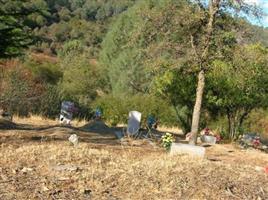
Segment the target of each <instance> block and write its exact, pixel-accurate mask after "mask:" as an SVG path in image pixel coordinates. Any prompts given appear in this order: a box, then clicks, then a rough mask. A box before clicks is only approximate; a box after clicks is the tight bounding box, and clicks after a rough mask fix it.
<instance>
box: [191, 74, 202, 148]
mask: <svg viewBox="0 0 268 200" xmlns="http://www.w3.org/2000/svg"><path fill="white" fill-rule="evenodd" d="M204 88H205V72H204V70H201V71H200V72H199V74H198V82H197V89H196V100H195V106H194V112H193V119H192V128H191V138H190V140H189V144H196V141H197V133H198V129H199V120H200V114H201V107H202V98H203V93H204Z"/></svg>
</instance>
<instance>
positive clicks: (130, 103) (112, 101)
mask: <svg viewBox="0 0 268 200" xmlns="http://www.w3.org/2000/svg"><path fill="white" fill-rule="evenodd" d="M93 107H99V108H100V109H101V110H102V113H103V118H104V119H105V120H106V121H107V122H108V123H110V124H112V125H116V124H119V123H124V124H126V123H127V120H128V113H129V112H130V111H132V110H137V111H139V112H141V113H142V123H143V124H145V123H146V121H147V117H148V116H149V115H153V116H155V117H156V118H157V119H158V120H159V121H160V123H161V124H164V125H175V124H176V123H177V121H176V116H175V112H174V110H173V109H172V108H171V107H170V106H169V105H168V104H167V102H165V101H163V100H161V99H159V98H157V97H155V96H150V95H134V96H127V97H126V96H118V97H115V96H112V95H106V96H103V97H101V98H98V99H97V100H96V101H95V102H94V103H93Z"/></svg>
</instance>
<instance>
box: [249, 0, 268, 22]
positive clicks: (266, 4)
mask: <svg viewBox="0 0 268 200" xmlns="http://www.w3.org/2000/svg"><path fill="white" fill-rule="evenodd" d="M244 1H245V2H246V3H249V4H256V5H258V6H260V7H261V8H262V9H263V11H264V13H265V16H263V19H262V20H261V22H257V21H256V20H255V19H253V18H252V19H251V20H250V21H251V22H252V23H253V24H257V25H259V26H264V27H268V0H244Z"/></svg>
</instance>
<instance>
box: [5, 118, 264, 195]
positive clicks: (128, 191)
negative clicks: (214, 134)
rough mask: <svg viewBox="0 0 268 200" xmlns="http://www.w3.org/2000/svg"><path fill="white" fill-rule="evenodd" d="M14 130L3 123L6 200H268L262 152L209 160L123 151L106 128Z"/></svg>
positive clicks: (142, 146) (226, 151)
mask: <svg viewBox="0 0 268 200" xmlns="http://www.w3.org/2000/svg"><path fill="white" fill-rule="evenodd" d="M15 122H16V123H14V124H7V123H6V124H4V123H3V121H2V122H1V121H0V158H1V159H0V199H1V200H2V199H3V200H9V199H10V200H13V199H22V200H24V199H44V200H46V199H64V200H65V199H66V200H69V199H75V200H76V199H111V200H112V199H114V200H115V199H122V200H123V199H124V200H125V199H134V200H135V199H146V200H147V199H164V200H165V199H256V200H257V199H258V200H260V199H268V174H266V173H265V172H264V171H263V170H262V167H266V166H268V154H266V153H263V152H260V151H257V150H242V149H240V148H238V147H237V146H235V145H232V144H219V145H215V146H213V147H207V148H206V151H207V152H206V158H204V159H198V158H191V157H188V156H186V155H180V156H178V155H177V156H169V155H168V154H167V153H166V152H165V151H164V150H163V149H162V148H160V147H158V146H157V145H152V144H151V143H149V142H147V141H145V140H138V141H130V142H128V143H124V144H122V143H120V142H119V140H117V139H116V137H115V136H114V134H113V131H114V129H110V128H109V127H106V126H105V125H104V124H100V123H91V124H86V122H84V123H82V124H81V123H80V124H79V123H77V124H76V125H75V127H60V126H58V125H57V123H56V122H54V121H48V120H42V119H40V120H39V121H38V120H34V121H31V120H28V121H27V120H24V121H20V120H15ZM1 124H2V125H1ZM1 126H2V127H1ZM78 127H80V128H78ZM74 133H75V134H77V135H78V136H79V140H80V143H79V145H78V146H77V147H74V146H72V145H71V144H70V143H69V142H68V137H69V136H70V135H71V134H74Z"/></svg>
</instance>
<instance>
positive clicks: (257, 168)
mask: <svg viewBox="0 0 268 200" xmlns="http://www.w3.org/2000/svg"><path fill="white" fill-rule="evenodd" d="M255 170H256V171H258V172H263V171H264V168H263V167H260V166H255Z"/></svg>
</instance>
